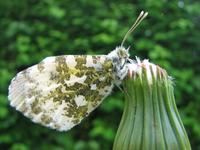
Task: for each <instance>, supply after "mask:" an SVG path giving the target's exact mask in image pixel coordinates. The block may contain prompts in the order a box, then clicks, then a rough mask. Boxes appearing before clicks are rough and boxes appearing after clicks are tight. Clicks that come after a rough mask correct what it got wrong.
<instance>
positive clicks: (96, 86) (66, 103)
mask: <svg viewBox="0 0 200 150" xmlns="http://www.w3.org/2000/svg"><path fill="white" fill-rule="evenodd" d="M113 78H114V77H113V64H112V61H110V60H108V59H107V58H106V56H105V55H99V56H86V55H64V56H57V57H47V58H46V59H44V60H43V61H41V62H40V63H39V64H37V65H34V66H32V67H30V68H28V69H26V70H24V71H22V72H20V73H18V74H17V76H16V77H15V78H14V79H13V80H12V82H11V85H10V87H9V100H10V103H11V105H12V106H13V107H15V108H16V109H17V110H19V111H21V112H22V113H23V114H24V115H25V116H27V117H29V118H30V119H31V120H32V121H34V122H37V123H40V124H42V125H44V126H48V127H50V128H54V129H58V130H60V131H63V130H69V129H70V128H72V127H73V126H74V125H76V124H78V123H80V121H81V120H82V119H83V118H84V117H86V116H87V115H88V114H89V113H90V112H91V111H93V110H94V109H95V108H96V107H97V106H98V105H99V104H100V103H101V102H102V100H103V99H104V98H105V97H106V96H107V95H108V94H109V93H110V92H111V90H112V88H113V80H114V79H113Z"/></svg>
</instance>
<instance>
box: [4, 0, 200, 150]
mask: <svg viewBox="0 0 200 150" xmlns="http://www.w3.org/2000/svg"><path fill="white" fill-rule="evenodd" d="M199 8H200V3H199V2H198V1H194V0H192V1H181V0H180V1H176V0H173V1H170V2H169V1H153V0H143V1H134V2H133V1H131V0H125V1H118V0H112V1H102V0H93V1H92V0H77V1H69V0H66V1H56V0H40V1H39V0H32V1H28V0H21V1H17V0H6V1H3V0H1V1H0V35H1V37H0V58H1V59H0V67H1V69H0V76H1V78H0V133H1V134H0V149H11V150H28V149H38V150H46V149H55V150H64V149H69V150H73V149H74V150H85V149H92V150H99V149H105V150H107V149H111V147H112V144H113V140H114V136H115V133H116V130H117V126H118V124H119V121H120V116H121V114H122V110H123V98H122V97H123V96H122V94H119V93H120V91H119V90H117V89H116V90H114V92H113V93H112V95H111V96H109V97H108V98H107V99H106V100H105V101H104V103H103V104H102V105H101V106H100V108H98V109H97V110H96V111H95V112H93V113H92V114H91V115H90V116H89V118H87V119H85V120H84V121H83V122H82V123H81V125H80V126H77V127H75V128H74V129H72V130H71V131H69V132H66V133H60V132H57V131H53V130H50V129H46V128H44V127H41V126H39V125H36V124H34V123H32V122H30V121H29V120H28V119H26V118H25V117H23V116H22V115H21V114H20V113H18V112H16V111H15V110H14V109H13V108H11V107H10V106H9V105H8V99H7V92H8V85H9V83H10V80H11V78H12V77H14V76H15V74H16V73H17V72H19V71H21V70H23V69H25V68H27V67H29V66H31V65H33V64H35V63H38V62H39V61H41V60H42V59H43V58H45V57H47V56H51V55H62V54H106V53H108V52H109V51H110V50H112V49H114V48H115V46H117V45H119V44H120V42H121V40H122V38H123V36H124V34H125V32H126V31H127V30H128V28H129V27H130V25H131V24H132V23H133V21H134V19H135V18H136V16H137V15H138V14H139V12H140V11H141V10H143V9H144V10H146V11H148V12H149V16H148V17H147V19H146V20H145V21H143V22H142V24H141V25H140V27H139V28H138V29H137V30H136V31H135V33H134V36H131V37H129V38H128V40H127V41H126V43H125V45H126V46H129V45H131V56H132V57H133V58H134V56H135V55H137V56H139V57H141V58H149V59H150V60H151V61H152V62H154V63H156V64H159V65H160V66H162V67H163V68H165V69H166V70H167V71H168V73H169V74H170V75H171V76H173V77H174V78H175V81H174V82H175V96H176V100H177V104H178V108H179V112H180V114H181V117H182V120H183V123H184V124H185V127H186V130H187V132H188V134H189V139H190V142H191V145H192V148H193V149H200V144H199V141H200V119H199V111H200V105H199V103H200V95H199V91H200V76H199V74H200V69H199V64H200V59H199V56H200V49H199V48H200V42H199V39H200V32H199V31H200V29H199V21H200V19H199V14H200V9H199ZM133 37H134V38H133Z"/></svg>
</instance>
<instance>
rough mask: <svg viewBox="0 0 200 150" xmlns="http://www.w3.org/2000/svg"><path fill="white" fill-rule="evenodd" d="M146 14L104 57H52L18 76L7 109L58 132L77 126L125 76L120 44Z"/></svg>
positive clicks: (126, 57) (124, 51)
mask: <svg viewBox="0 0 200 150" xmlns="http://www.w3.org/2000/svg"><path fill="white" fill-rule="evenodd" d="M147 14H148V13H147V12H146V13H145V12H143V11H142V12H141V13H140V15H139V16H138V18H137V19H136V21H135V23H134V24H133V25H132V27H131V28H130V29H129V30H128V32H127V33H126V34H125V36H124V38H123V40H122V43H121V45H120V46H118V47H116V48H115V49H114V50H113V51H111V52H110V53H109V54H108V55H93V56H92V55H63V56H52V57H47V58H45V59H44V60H42V61H41V62H40V63H38V64H36V65H34V66H32V67H29V68H27V69H26V70H23V71H21V72H19V73H18V74H17V75H16V76H15V77H14V78H13V79H12V81H11V84H10V86H9V95H8V99H9V101H10V105H11V106H13V107H15V108H16V110H18V111H20V112H21V113H22V114H23V115H24V116H26V117H28V118H30V119H31V120H32V121H33V122H36V123H39V124H41V125H43V126H46V127H50V128H52V129H57V130H59V131H67V130H69V129H71V128H72V127H74V126H75V125H77V124H79V123H80V122H81V120H82V119H83V118H85V117H86V116H88V114H90V112H92V111H93V110H94V109H95V108H96V107H97V106H99V104H100V103H101V102H102V101H103V100H104V99H105V98H106V97H107V96H108V95H109V94H110V93H111V91H112V89H113V87H114V85H117V86H118V85H120V83H121V81H122V80H123V79H124V77H125V76H126V75H127V72H128V64H129V63H132V60H131V59H130V58H129V48H127V49H126V48H125V47H124V46H123V44H124V42H125V40H126V39H127V37H128V36H129V35H130V34H131V33H132V32H133V31H134V29H135V28H136V27H137V26H138V25H139V24H140V22H141V21H142V20H143V19H144V18H145V17H146V16H147Z"/></svg>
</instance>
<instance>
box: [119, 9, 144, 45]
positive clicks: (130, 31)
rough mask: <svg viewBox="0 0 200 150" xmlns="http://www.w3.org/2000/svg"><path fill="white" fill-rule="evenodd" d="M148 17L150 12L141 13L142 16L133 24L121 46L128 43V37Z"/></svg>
mask: <svg viewBox="0 0 200 150" xmlns="http://www.w3.org/2000/svg"><path fill="white" fill-rule="evenodd" d="M147 15H148V12H144V11H141V13H140V15H139V16H138V17H137V19H136V21H135V22H134V23H133V25H132V26H131V28H130V29H129V30H128V31H127V32H126V34H125V36H124V38H123V40H122V43H121V46H123V45H124V42H125V41H126V39H127V37H128V36H129V35H130V34H131V33H132V32H133V31H134V30H135V28H136V27H137V26H138V25H139V24H140V22H141V21H142V20H143V19H144V18H145V17H146V16H147Z"/></svg>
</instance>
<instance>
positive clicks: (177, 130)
mask: <svg viewBox="0 0 200 150" xmlns="http://www.w3.org/2000/svg"><path fill="white" fill-rule="evenodd" d="M123 89H124V94H125V107H124V112H123V116H122V119H121V122H120V125H119V128H118V131H117V135H116V137H115V141H114V146H113V150H190V149H191V147H190V143H189V140H188V136H187V133H186V131H185V129H184V126H183V123H182V121H181V118H180V116H179V113H178V111H177V107H176V104H175V99H174V89H173V82H172V80H171V79H170V77H169V76H168V75H167V72H166V71H165V70H164V69H162V68H160V67H159V66H156V65H154V64H152V63H149V62H148V61H147V60H144V61H143V62H140V61H139V60H138V62H137V64H131V65H130V66H129V73H128V76H127V78H126V79H124V81H123Z"/></svg>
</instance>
